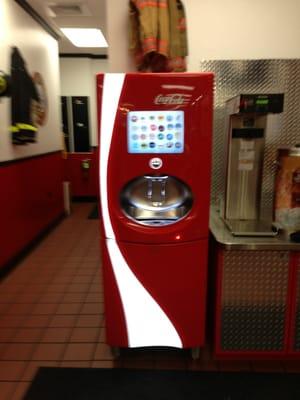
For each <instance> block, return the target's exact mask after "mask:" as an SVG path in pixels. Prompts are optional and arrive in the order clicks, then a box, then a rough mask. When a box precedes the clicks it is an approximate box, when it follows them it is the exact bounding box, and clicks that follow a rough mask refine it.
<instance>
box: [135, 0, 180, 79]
mask: <svg viewBox="0 0 300 400" xmlns="http://www.w3.org/2000/svg"><path fill="white" fill-rule="evenodd" d="M129 18H130V24H129V27H130V32H129V34H130V38H129V49H130V51H131V53H132V54H133V57H134V60H135V63H136V66H137V69H138V70H139V71H141V72H147V71H149V72H184V71H186V61H185V57H186V56H187V36H186V19H185V11H184V7H183V4H182V2H181V1H180V0H151V1H149V0H130V1H129Z"/></svg>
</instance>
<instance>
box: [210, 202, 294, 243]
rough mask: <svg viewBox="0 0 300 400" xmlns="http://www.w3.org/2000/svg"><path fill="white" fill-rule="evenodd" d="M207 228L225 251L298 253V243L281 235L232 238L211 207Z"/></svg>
mask: <svg viewBox="0 0 300 400" xmlns="http://www.w3.org/2000/svg"><path fill="white" fill-rule="evenodd" d="M209 228H210V232H211V234H212V235H213V237H214V239H215V240H216V242H217V243H218V244H219V245H221V246H222V247H223V248H224V249H226V250H289V251H300V243H295V242H291V241H290V240H289V239H288V238H287V237H286V235H284V234H283V233H278V234H277V235H276V236H274V237H262V236H257V237H255V236H251V237H250V236H247V237H246V236H233V235H232V234H231V232H230V231H229V229H228V228H227V226H226V225H225V222H224V221H223V219H222V218H221V217H220V216H219V214H218V212H217V210H216V209H215V208H213V207H212V208H211V211H210V221H209Z"/></svg>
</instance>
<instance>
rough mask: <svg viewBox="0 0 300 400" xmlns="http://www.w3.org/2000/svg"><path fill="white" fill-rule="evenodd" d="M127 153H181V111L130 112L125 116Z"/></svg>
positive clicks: (182, 124)
mask: <svg viewBox="0 0 300 400" xmlns="http://www.w3.org/2000/svg"><path fill="white" fill-rule="evenodd" d="M127 144H128V152H129V153H140V154H143V153H183V148H184V112H183V111H131V112H129V113H128V114H127Z"/></svg>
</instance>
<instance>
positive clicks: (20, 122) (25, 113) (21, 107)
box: [10, 47, 40, 145]
mask: <svg viewBox="0 0 300 400" xmlns="http://www.w3.org/2000/svg"><path fill="white" fill-rule="evenodd" d="M39 101H40V98H39V95H38V92H37V90H36V87H35V84H34V82H33V80H32V78H31V76H30V75H29V73H28V72H27V69H26V64H25V61H24V59H23V58H22V56H21V54H20V51H19V50H18V49H17V48H16V47H13V49H12V54H11V127H10V131H11V132H12V142H13V144H17V145H24V144H27V143H34V142H36V132H37V128H36V126H35V125H34V124H33V121H32V115H33V106H34V104H35V103H36V102H39Z"/></svg>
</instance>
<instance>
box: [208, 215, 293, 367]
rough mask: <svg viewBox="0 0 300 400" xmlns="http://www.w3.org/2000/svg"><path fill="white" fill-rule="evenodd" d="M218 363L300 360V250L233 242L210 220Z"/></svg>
mask: <svg viewBox="0 0 300 400" xmlns="http://www.w3.org/2000/svg"><path fill="white" fill-rule="evenodd" d="M210 232H211V238H212V240H211V251H210V265H209V270H210V273H211V277H212V278H213V281H214V286H213V287H214V290H213V291H212V292H211V293H212V295H213V302H214V307H215V309H214V349H215V356H216V357H217V358H223V359H224V358H227V359H235V358H244V359H245V358H246V359H274V358H276V359H282V360H284V359H288V358H298V359H299V358H300V244H299V243H293V242H291V241H289V240H288V239H287V238H286V237H285V236H284V235H283V234H278V235H277V236H275V237H244V236H242V237H237V236H233V235H232V234H231V233H230V231H229V229H228V228H227V226H226V225H225V223H224V221H223V220H222V219H221V218H220V216H219V215H218V213H217V212H216V210H215V209H212V210H211V214H210Z"/></svg>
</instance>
